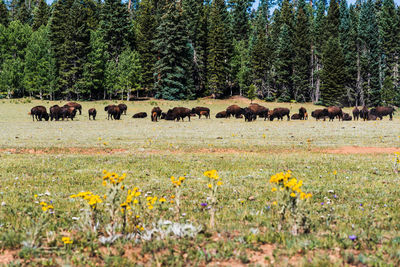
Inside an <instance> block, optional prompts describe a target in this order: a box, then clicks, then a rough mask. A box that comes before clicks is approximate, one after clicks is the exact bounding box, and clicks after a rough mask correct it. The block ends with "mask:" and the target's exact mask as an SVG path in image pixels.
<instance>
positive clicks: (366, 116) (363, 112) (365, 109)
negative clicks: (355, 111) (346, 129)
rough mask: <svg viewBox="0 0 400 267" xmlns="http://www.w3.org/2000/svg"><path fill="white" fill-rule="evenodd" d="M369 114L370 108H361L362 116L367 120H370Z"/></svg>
mask: <svg viewBox="0 0 400 267" xmlns="http://www.w3.org/2000/svg"><path fill="white" fill-rule="evenodd" d="M368 114H369V110H368V108H367V107H366V106H363V108H362V109H361V110H360V118H361V119H363V120H364V121H365V120H368Z"/></svg>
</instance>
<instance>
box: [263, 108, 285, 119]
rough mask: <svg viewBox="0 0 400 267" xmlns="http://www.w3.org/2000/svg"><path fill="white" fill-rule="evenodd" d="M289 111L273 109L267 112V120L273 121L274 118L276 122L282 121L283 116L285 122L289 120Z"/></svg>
mask: <svg viewBox="0 0 400 267" xmlns="http://www.w3.org/2000/svg"><path fill="white" fill-rule="evenodd" d="M289 115H290V110H289V109H288V108H274V110H270V111H269V114H268V116H269V120H270V121H273V120H274V119H275V118H278V120H283V117H284V116H287V120H288V121H289V120H290V116H289Z"/></svg>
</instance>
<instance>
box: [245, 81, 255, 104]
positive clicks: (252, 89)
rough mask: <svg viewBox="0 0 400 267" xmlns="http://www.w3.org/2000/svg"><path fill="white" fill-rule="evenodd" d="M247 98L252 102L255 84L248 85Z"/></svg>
mask: <svg viewBox="0 0 400 267" xmlns="http://www.w3.org/2000/svg"><path fill="white" fill-rule="evenodd" d="M247 98H248V99H250V101H251V102H250V103H253V100H254V99H255V98H256V86H255V85H254V84H251V85H250V86H249V90H248V91H247Z"/></svg>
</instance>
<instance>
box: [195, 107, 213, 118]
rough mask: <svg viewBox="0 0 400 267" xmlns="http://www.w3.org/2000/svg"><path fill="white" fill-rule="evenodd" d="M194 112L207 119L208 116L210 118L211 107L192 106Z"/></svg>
mask: <svg viewBox="0 0 400 267" xmlns="http://www.w3.org/2000/svg"><path fill="white" fill-rule="evenodd" d="M202 111H203V114H201V112H202ZM204 111H205V112H204ZM192 114H196V115H198V116H199V119H200V118H201V115H203V116H205V117H206V119H207V118H210V109H209V108H206V107H195V108H192Z"/></svg>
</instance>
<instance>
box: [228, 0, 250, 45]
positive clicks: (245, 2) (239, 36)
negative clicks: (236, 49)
mask: <svg viewBox="0 0 400 267" xmlns="http://www.w3.org/2000/svg"><path fill="white" fill-rule="evenodd" d="M253 2H254V0H229V2H228V3H229V4H228V5H229V8H230V9H231V17H232V29H233V37H234V38H235V39H236V40H237V41H240V40H247V39H248V38H249V34H250V25H249V9H250V7H251V6H252V4H253Z"/></svg>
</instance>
